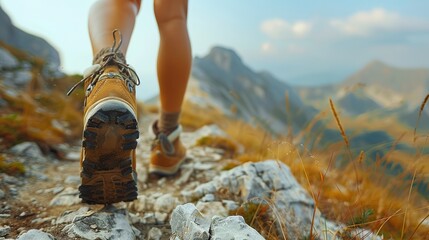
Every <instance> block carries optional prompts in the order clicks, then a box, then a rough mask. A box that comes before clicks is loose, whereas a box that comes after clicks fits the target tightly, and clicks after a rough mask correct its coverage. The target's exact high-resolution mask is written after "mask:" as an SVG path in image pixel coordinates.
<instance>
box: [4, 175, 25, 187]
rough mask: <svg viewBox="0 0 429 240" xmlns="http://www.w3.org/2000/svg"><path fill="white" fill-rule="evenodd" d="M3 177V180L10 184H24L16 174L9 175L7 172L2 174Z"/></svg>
mask: <svg viewBox="0 0 429 240" xmlns="http://www.w3.org/2000/svg"><path fill="white" fill-rule="evenodd" d="M0 176H1V179H3V182H4V183H6V184H8V185H18V186H20V185H23V183H22V182H21V181H20V180H19V179H18V178H16V177H14V176H9V175H7V174H1V175H0Z"/></svg>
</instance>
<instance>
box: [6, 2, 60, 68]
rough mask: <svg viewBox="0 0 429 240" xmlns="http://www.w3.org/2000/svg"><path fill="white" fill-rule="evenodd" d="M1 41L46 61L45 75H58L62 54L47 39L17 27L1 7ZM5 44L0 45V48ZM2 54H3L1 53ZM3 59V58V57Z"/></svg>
mask: <svg viewBox="0 0 429 240" xmlns="http://www.w3.org/2000/svg"><path fill="white" fill-rule="evenodd" d="M0 42H1V43H3V44H6V45H8V46H10V47H13V48H16V49H19V50H21V51H24V52H25V53H27V54H29V55H30V56H32V57H37V58H40V59H42V60H44V61H45V66H44V71H43V73H44V74H45V76H52V75H54V76H58V75H59V72H58V67H59V66H60V56H59V54H58V51H57V50H55V48H54V47H52V46H51V45H50V44H49V43H48V42H47V41H46V40H44V39H42V38H40V37H37V36H34V35H31V34H29V33H26V32H24V31H22V30H21V29H19V28H17V27H15V26H14V25H13V23H12V21H11V19H10V17H9V16H8V15H7V14H6V12H4V10H3V9H2V8H1V7H0ZM3 47H4V46H2V45H0V49H1V48H3ZM0 56H1V54H0ZM2 61H3V59H2ZM3 67H4V66H3Z"/></svg>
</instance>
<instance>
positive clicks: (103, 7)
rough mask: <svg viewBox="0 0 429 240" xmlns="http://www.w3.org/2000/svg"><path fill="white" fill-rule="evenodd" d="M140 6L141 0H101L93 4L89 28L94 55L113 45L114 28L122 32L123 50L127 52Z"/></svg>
mask: <svg viewBox="0 0 429 240" xmlns="http://www.w3.org/2000/svg"><path fill="white" fill-rule="evenodd" d="M139 8H140V0H99V1H97V2H96V3H94V5H92V7H91V10H90V13H89V19H88V29H89V37H90V39H91V45H92V52H93V55H95V54H97V53H98V52H99V51H100V50H101V49H103V48H106V47H111V46H112V42H113V38H112V31H113V30H114V29H118V30H120V31H121V33H122V46H121V51H122V52H123V53H124V54H126V52H127V49H128V44H129V42H130V39H131V35H132V33H133V29H134V23H135V18H136V16H137V13H138V11H139Z"/></svg>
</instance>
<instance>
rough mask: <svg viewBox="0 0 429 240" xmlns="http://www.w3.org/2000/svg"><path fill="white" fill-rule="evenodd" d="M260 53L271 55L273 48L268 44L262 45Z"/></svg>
mask: <svg viewBox="0 0 429 240" xmlns="http://www.w3.org/2000/svg"><path fill="white" fill-rule="evenodd" d="M261 51H262V53H272V52H273V51H274V46H273V44H272V43H270V42H265V43H262V45H261Z"/></svg>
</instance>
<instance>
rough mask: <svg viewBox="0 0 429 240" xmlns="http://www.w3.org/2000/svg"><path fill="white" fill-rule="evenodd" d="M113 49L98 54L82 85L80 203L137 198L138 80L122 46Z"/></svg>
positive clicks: (109, 201)
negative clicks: (82, 126) (83, 94)
mask: <svg viewBox="0 0 429 240" xmlns="http://www.w3.org/2000/svg"><path fill="white" fill-rule="evenodd" d="M113 34H114V37H115V32H114V33H113ZM115 43H116V39H115ZM115 43H114V45H113V47H112V48H111V49H103V50H102V51H100V53H99V54H97V56H96V57H95V58H94V65H93V66H92V67H90V68H89V70H88V71H86V73H85V74H84V79H82V81H81V82H83V83H84V88H85V89H86V97H85V108H84V121H83V124H84V131H83V141H82V153H81V179H82V184H81V186H80V187H79V191H80V196H79V197H80V198H82V201H83V202H86V203H89V204H110V203H116V202H121V201H132V200H134V199H136V198H137V186H136V182H137V179H136V178H137V176H136V171H135V167H136V158H135V148H136V146H137V138H138V137H139V131H138V122H137V105H136V97H135V86H136V85H138V84H139V79H138V77H137V75H136V74H135V72H134V70H132V69H131V68H130V67H129V65H127V64H126V62H125V58H124V55H123V54H122V53H121V52H119V47H120V42H119V44H118V47H117V48H116V49H115ZM81 82H80V83H81ZM78 84H79V83H78ZM75 86H77V85H75ZM74 88H75V87H74ZM74 88H72V90H71V91H73V89H74Z"/></svg>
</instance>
